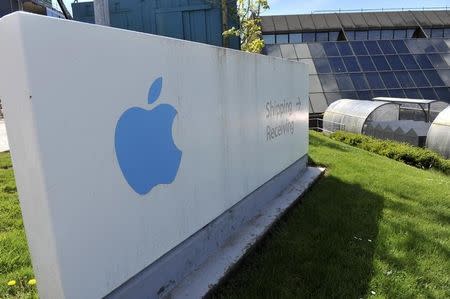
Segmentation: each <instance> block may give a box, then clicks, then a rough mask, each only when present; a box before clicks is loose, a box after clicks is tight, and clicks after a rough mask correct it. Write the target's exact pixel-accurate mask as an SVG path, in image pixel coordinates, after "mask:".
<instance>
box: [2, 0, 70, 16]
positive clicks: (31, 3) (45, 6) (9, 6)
mask: <svg viewBox="0 0 450 299" xmlns="http://www.w3.org/2000/svg"><path fill="white" fill-rule="evenodd" d="M18 10H23V11H26V12H31V13H36V14H40V15H47V16H52V17H57V18H64V15H63V14H62V13H61V12H60V11H59V10H57V9H55V8H54V7H53V6H52V1H51V0H0V17H3V16H4V15H7V14H10V13H12V12H15V11H18Z"/></svg>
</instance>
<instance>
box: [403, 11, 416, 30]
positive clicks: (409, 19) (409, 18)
mask: <svg viewBox="0 0 450 299" xmlns="http://www.w3.org/2000/svg"><path fill="white" fill-rule="evenodd" d="M401 16H402V18H403V22H404V24H405V26H408V27H417V21H416V19H415V18H414V15H413V14H412V13H411V12H409V11H404V12H402V13H401Z"/></svg>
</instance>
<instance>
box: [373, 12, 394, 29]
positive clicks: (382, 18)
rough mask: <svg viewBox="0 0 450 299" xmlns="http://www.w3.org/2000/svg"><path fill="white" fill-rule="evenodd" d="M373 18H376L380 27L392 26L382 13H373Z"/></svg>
mask: <svg viewBox="0 0 450 299" xmlns="http://www.w3.org/2000/svg"><path fill="white" fill-rule="evenodd" d="M375 16H376V17H377V19H378V21H379V22H380V24H381V27H393V26H394V24H392V21H391V19H390V18H389V17H388V16H387V15H386V13H384V12H377V13H375Z"/></svg>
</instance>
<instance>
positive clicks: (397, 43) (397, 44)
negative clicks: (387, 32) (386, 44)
mask: <svg viewBox="0 0 450 299" xmlns="http://www.w3.org/2000/svg"><path fill="white" fill-rule="evenodd" d="M392 45H393V46H394V48H395V50H396V51H397V53H398V54H403V53H409V50H408V48H407V47H406V45H405V42H404V41H402V40H393V41H392Z"/></svg>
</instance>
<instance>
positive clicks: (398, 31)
mask: <svg viewBox="0 0 450 299" xmlns="http://www.w3.org/2000/svg"><path fill="white" fill-rule="evenodd" d="M262 27H263V38H264V40H265V43H266V47H265V53H266V54H267V55H271V56H278V57H283V58H287V59H294V60H299V61H302V62H305V63H307V64H308V65H309V67H310V111H311V112H312V113H322V112H324V111H325V109H326V108H327V107H328V105H330V104H331V103H332V102H334V101H336V100H337V99H341V98H349V99H361V100H369V99H372V98H374V97H384V96H385V97H397V98H418V99H429V100H441V101H445V102H447V103H450V90H449V87H450V11H447V10H429V11H423V10H422V11H391V12H386V11H380V12H353V13H343V12H330V13H322V14H308V15H284V16H265V17H263V19H262Z"/></svg>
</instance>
